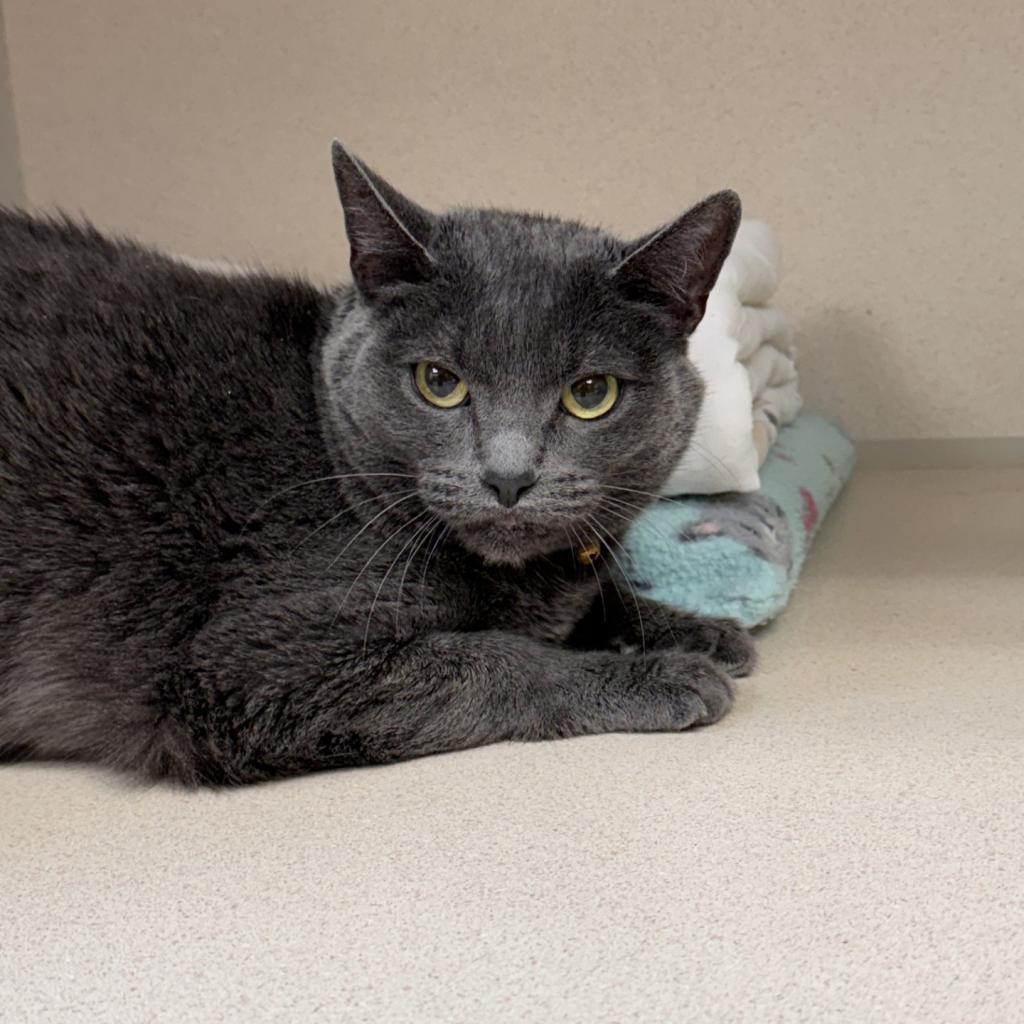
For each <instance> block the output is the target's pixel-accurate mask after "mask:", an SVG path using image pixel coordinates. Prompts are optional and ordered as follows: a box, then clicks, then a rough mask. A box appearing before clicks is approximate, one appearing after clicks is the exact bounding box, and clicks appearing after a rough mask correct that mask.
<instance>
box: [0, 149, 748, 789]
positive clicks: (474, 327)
mask: <svg viewBox="0 0 1024 1024" xmlns="http://www.w3.org/2000/svg"><path fill="white" fill-rule="evenodd" d="M335 169H336V174H337V179H338V185H339V190H340V193H341V197H342V201H343V205H344V207H345V215H346V223H347V228H348V233H349V241H350V246H351V256H352V269H353V276H354V278H355V285H354V286H353V287H349V288H345V289H342V290H341V291H340V292H338V293H337V294H333V295H332V294H328V293H326V292H324V291H321V290H319V289H317V288H315V287H313V286H311V285H309V284H306V283H303V282H301V281H297V280H284V279H280V278H275V277H270V276H263V275H254V276H237V277H224V276H219V275H217V274H213V273H208V272H202V271H199V270H197V269H195V268H193V267H189V266H186V265H184V264H182V263H180V262H177V261H175V260H172V259H170V258H168V257H165V256H162V255H160V254H157V253H154V252H151V251H149V250H147V249H144V248H142V247H140V246H137V245H135V244H132V243H129V242H125V241H115V240H111V239H109V238H105V237H103V236H102V235H100V234H99V233H98V232H96V231H95V230H93V229H91V228H89V227H86V226H81V225H76V224H73V223H70V222H68V221H55V220H41V219H35V218H32V217H29V216H27V215H24V214H19V213H14V212H7V213H0V567H2V568H0V755H2V756H3V757H5V758H7V759H11V758H15V757H31V758H57V759H79V760H88V761H94V762H100V763H102V764H105V765H108V766H111V767H115V768H119V769H125V770H129V771H131V772H134V773H137V774H139V775H142V776H146V777H170V778H173V779H176V780H179V781H181V782H184V783H187V784H201V783H205V784H230V783H240V782H248V781H254V780H260V779H267V778H271V777H275V776H282V775H288V774H293V773H297V772H302V771H308V770H312V769H316V768H323V767H329V766H336V765H356V764H365V763H373V762H386V761H393V760H397V759H400V758H407V757H413V756H417V755H421V754H428V753H431V752H436V751H444V750H453V749H458V748H463V747H469V746H473V745H475V744H481V743H487V742H491V741H495V740H502V739H524V740H525V739H541V738H546V737H557V736H572V735H578V734H583V733H597V732H607V731H611V730H662V729H682V728H685V727H687V726H690V725H693V724H695V723H704V722H712V721H714V720H715V719H717V718H718V717H720V716H721V715H722V714H723V713H724V712H725V711H726V710H727V708H728V707H729V704H730V701H731V688H730V682H729V673H733V674H740V673H742V672H744V671H746V670H747V669H748V668H749V666H750V663H751V658H752V654H751V647H750V643H749V640H748V638H747V637H746V635H745V634H744V633H743V632H742V631H741V630H739V629H738V628H737V627H736V626H735V625H734V624H732V623H730V622H726V621H708V620H698V619H694V618H690V617H688V616H684V615H681V614H678V613H675V612H672V611H670V610H669V609H667V608H664V607H662V606H659V605H656V604H653V603H651V602H648V601H645V600H643V599H638V600H637V601H634V599H633V597H632V596H631V595H630V594H629V593H628V592H626V593H623V594H622V595H621V596H620V595H619V594H618V593H617V592H616V589H615V587H614V585H613V583H612V581H611V579H610V578H609V568H610V567H611V565H613V564H614V561H613V560H614V558H615V553H616V546H615V538H616V537H618V536H619V535H621V533H622V531H623V529H624V528H625V526H626V525H627V524H628V521H629V520H630V519H631V518H633V516H634V515H635V514H636V513H637V511H638V510H639V508H641V507H642V506H643V505H644V504H646V503H647V501H648V498H649V496H650V492H654V491H656V490H657V488H658V487H659V485H660V484H661V482H662V481H663V480H664V479H665V477H666V476H667V474H668V472H669V470H670V469H671V467H672V466H673V465H674V464H675V462H676V460H677V459H678V457H679V455H680V453H681V451H682V450H683V448H684V446H685V444H686V442H687V438H688V436H689V433H690V431H691V429H692V425H693V421H694V418H695V415H696V412H697V410H698V407H699V402H700V395H701V385H700V382H699V381H698V379H697V377H696V376H695V374H694V372H693V370H692V369H691V368H690V367H689V365H688V364H687V363H686V362H685V360H684V359H682V358H681V353H682V351H683V346H684V339H685V336H686V334H687V333H688V332H689V331H690V330H692V328H693V326H694V325H695V324H696V323H697V322H698V321H699V319H700V316H701V315H702V313H703V304H704V300H705V299H706V297H707V292H708V291H709V290H710V288H711V286H712V284H713V283H714V280H715V277H716V275H717V273H718V270H719V268H720V266H721V263H722V260H723V259H724V258H725V255H726V254H727V252H728V249H729V246H730V244H731V240H732V236H733V233H734V231H735V228H736V223H737V220H738V216H739V209H738V202H737V200H736V198H735V196H733V195H732V194H731V193H723V194H720V195H719V196H716V197H713V198H712V199H710V200H707V201H705V203H704V204H702V205H701V206H699V207H695V208H694V209H693V210H692V211H690V212H689V213H688V214H686V215H684V217H682V218H680V219H679V220H678V221H676V222H673V224H671V225H669V226H668V227H667V228H665V229H662V230H661V231H660V232H656V233H654V234H653V235H651V236H648V237H647V238H645V239H641V240H640V241H639V242H635V243H633V244H626V243H623V242H620V241H618V240H617V239H615V238H613V237H611V236H610V235H608V234H605V233H603V232H599V231H595V230H590V229H587V228H584V227H582V226H580V225H577V224H572V223H566V222H562V221H558V220H553V219H544V218H539V217H533V216H526V215H518V214H506V213H497V212H481V211H461V212H454V213H450V214H446V215H441V216H436V215H433V214H429V213H427V212H426V211H424V210H422V209H420V208H419V207H417V206H415V205H413V204H412V203H410V202H409V201H408V200H405V199H404V198H403V197H402V196H401V195H399V194H398V193H397V192H396V191H395V190H393V189H392V188H391V187H390V186H388V185H387V184H386V183H385V182H383V181H382V180H381V179H380V178H378V177H376V176H375V175H373V174H372V173H371V172H369V171H368V170H367V169H366V168H365V167H364V166H363V165H362V164H360V163H359V162H358V161H357V160H355V159H354V158H353V157H351V156H350V155H349V154H348V153H347V152H346V151H345V150H344V149H342V148H341V147H340V146H336V148H335ZM422 359H432V360H436V361H438V362H440V363H442V364H444V365H446V366H449V367H451V368H452V369H455V370H457V371H458V373H459V374H460V375H461V376H462V377H463V378H464V379H465V380H466V381H467V382H468V383H469V386H470V401H469V403H468V404H466V405H463V406H460V407H458V408H455V409H449V410H444V409H438V408H434V407H432V406H431V405H429V404H427V403H426V402H425V401H424V400H423V399H422V397H420V396H419V394H418V393H417V392H416V390H415V387H414V386H413V382H412V372H411V368H410V367H411V364H413V363H415V362H417V361H418V360H422ZM594 372H608V373H614V374H617V375H619V376H620V377H621V378H623V379H624V380H625V381H627V382H626V383H625V384H624V386H623V392H622V395H621V398H620V401H619V404H618V405H617V406H616V408H615V409H614V410H613V411H612V412H611V413H609V414H608V415H607V416H605V417H603V418H601V419H598V420H593V421H587V422H585V421H582V420H576V419H573V418H572V417H570V416H568V415H567V414H566V413H564V412H563V411H562V410H561V409H560V407H559V393H560V391H561V389H562V388H563V387H564V386H565V385H566V384H567V383H571V382H572V381H573V380H575V379H577V378H579V377H580V376H582V375H584V374H589V373H594ZM484 471H488V472H490V473H492V474H495V473H496V474H498V475H499V476H501V475H503V474H504V475H509V474H511V475H513V476H514V475H517V474H519V475H521V474H523V473H526V474H529V475H530V476H531V477H532V476H535V477H536V483H535V485H534V486H533V487H532V488H530V489H529V490H528V491H527V492H526V493H525V494H524V495H523V496H522V499H521V500H520V501H519V503H518V504H517V505H516V506H515V507H514V508H511V509H506V508H504V507H502V506H501V505H500V504H499V503H498V501H497V499H496V497H495V494H494V492H493V490H492V489H491V488H489V487H488V486H486V485H485V484H484V483H482V482H481V474H482V473H483V472H484ZM389 474H393V475H389ZM616 488H618V489H617V490H616ZM591 541H598V542H599V543H600V544H601V546H602V548H603V554H602V556H601V557H600V558H598V560H597V561H596V562H595V563H594V564H590V565H587V564H581V562H580V561H579V560H578V559H577V557H576V555H575V553H574V552H575V551H576V550H577V549H578V548H579V547H581V546H582V545H584V544H586V543H589V542H591ZM621 586H622V584H621V583H620V587H621Z"/></svg>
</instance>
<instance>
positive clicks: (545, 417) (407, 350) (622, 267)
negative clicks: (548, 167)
mask: <svg viewBox="0 0 1024 1024" xmlns="http://www.w3.org/2000/svg"><path fill="white" fill-rule="evenodd" d="M334 169H335V175H336V178H337V183H338V190H339V193H340V195H341V200H342V205H343V207H344V211H345V224H346V228H347V232H348V238H349V245H350V247H351V267H352V275H353V278H354V282H355V286H356V287H355V291H354V294H353V295H351V296H350V297H348V298H347V299H346V300H345V301H343V302H342V304H341V306H340V307H339V311H338V314H337V316H336V318H335V323H334V325H333V328H332V332H331V335H330V336H329V338H328V339H327V342H326V344H325V346H324V349H323V365H322V371H323V375H324V384H325V390H324V394H325V396H326V404H327V415H328V418H329V419H330V421H331V423H332V426H333V428H334V429H333V430H332V434H333V437H334V440H335V443H336V444H338V445H339V446H340V447H341V448H342V450H343V453H344V457H345V461H346V462H348V463H349V464H350V465H351V466H352V467H353V468H354V469H356V470H359V471H363V472H365V473H370V472H374V471H379V472H394V473H408V474H412V476H413V477H415V480H414V481H409V480H405V481H403V480H402V478H401V477H394V478H389V477H379V478H378V477H373V478H371V477H366V478H365V480H364V483H365V482H370V481H374V480H379V481H380V483H381V484H383V485H388V486H381V487H379V488H378V489H379V490H382V491H384V490H391V491H395V492H396V493H397V492H398V491H400V490H402V489H403V488H401V487H395V486H394V485H395V484H396V483H397V484H401V483H403V482H407V483H410V486H412V487H414V488H415V489H416V490H418V495H419V497H420V499H421V500H422V503H423V504H424V505H425V506H426V509H427V510H428V511H429V512H432V513H433V514H434V515H436V516H437V517H439V518H440V519H441V520H442V521H443V522H445V523H446V524H448V525H449V526H450V527H451V528H452V529H453V530H454V532H455V534H456V535H457V536H458V537H459V538H460V540H461V542H462V543H463V545H464V546H465V547H467V548H468V549H470V550H472V551H474V552H476V553H478V554H479V555H481V556H483V557H484V558H485V559H487V560H489V561H492V562H503V563H508V564H518V563H521V562H523V561H525V560H526V559H528V558H531V557H534V556H537V555H541V554H544V553H547V552H549V551H552V550H555V549H557V548H565V547H567V546H571V545H575V544H576V543H582V542H589V541H592V540H600V535H601V533H602V532H614V533H619V532H621V527H622V525H623V523H624V522H626V521H629V520H631V519H632V518H634V517H635V515H636V514H637V513H638V511H639V509H640V508H641V507H642V506H644V505H646V504H647V502H648V501H649V500H650V497H651V496H653V492H656V491H657V490H658V488H659V487H660V486H661V484H662V483H663V482H664V481H665V479H666V478H667V477H668V475H669V473H670V472H671V470H672V469H673V467H674V466H675V464H676V463H677V461H678V460H679V457H680V455H681V454H682V453H683V451H684V450H685V448H686V446H687V443H688V441H689V439H690V435H691V433H692V430H693V426H694V423H695V420H696V417H697V412H698V410H699V408H700V402H701V395H702V391H703V388H702V384H701V382H700V379H699V378H698V376H697V374H696V372H695V371H694V369H693V368H692V366H691V365H690V364H689V363H688V362H687V361H686V360H685V359H684V358H683V357H684V355H685V351H686V338H687V336H688V335H689V333H690V332H691V331H692V330H693V328H694V327H695V326H696V325H697V323H698V322H699V321H700V318H701V317H702V316H703V314H704V307H705V303H706V300H707V296H708V292H709V291H710V290H711V288H712V286H713V285H714V283H715V279H716V278H717V276H718V272H719V270H720V269H721V266H722V262H723V261H724V259H725V257H726V256H727V255H728V252H729V247H730V246H731V244H732V240H733V236H734V234H735V232H736V228H737V225H738V223H739V218H740V204H739V199H738V198H737V196H736V195H735V193H732V192H720V193H718V194H717V195H714V196H711V197H710V198H709V199H705V200H704V202H702V203H700V204H699V205H697V206H695V207H693V208H692V209H691V210H689V211H688V212H687V213H684V214H683V215H682V216H681V217H679V218H678V219H677V220H675V221H673V222H672V223H670V224H668V225H666V226H665V227H662V228H659V229H658V230H657V231H654V232H652V233H651V234H649V235H647V236H645V237H643V238H641V239H638V240H635V241H632V242H623V241H621V240H619V239H617V238H615V237H613V236H612V235H610V234H607V233H606V232H603V231H599V230H595V229H593V228H587V227H584V226H582V225H580V224H576V223H573V222H569V221H562V220H557V219H553V218H546V217H538V216H532V215H527V214H520V213H505V212H499V211H492V210H456V211H453V212H449V213H443V214H434V213H430V212H428V211H426V210H424V209H422V208H421V207H419V206H417V205H416V204H415V203H413V202H411V201H409V200H408V199H406V198H405V197H404V196H402V195H401V194H400V193H399V192H398V191H396V190H395V189H394V188H392V187H391V186H390V185H388V184H387V183H386V182H385V181H384V180H383V179H381V178H380V177H378V176H377V175H376V174H374V173H373V172H371V171H370V170H369V169H368V168H367V167H366V166H365V165H364V164H362V163H361V162H360V161H358V160H357V159H356V158H355V157H353V156H351V155H350V154H349V153H348V152H347V151H346V150H345V149H344V148H343V147H342V146H341V145H340V144H338V143H335V146H334Z"/></svg>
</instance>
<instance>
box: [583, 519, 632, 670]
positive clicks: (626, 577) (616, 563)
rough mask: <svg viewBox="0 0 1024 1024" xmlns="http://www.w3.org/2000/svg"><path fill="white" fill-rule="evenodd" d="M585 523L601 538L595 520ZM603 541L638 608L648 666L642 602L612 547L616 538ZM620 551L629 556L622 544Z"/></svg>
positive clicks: (608, 537) (610, 537)
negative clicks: (641, 608) (641, 609)
mask: <svg viewBox="0 0 1024 1024" xmlns="http://www.w3.org/2000/svg"><path fill="white" fill-rule="evenodd" d="M584 521H585V522H587V523H589V524H590V526H591V528H592V529H594V530H596V531H597V533H598V536H601V529H600V528H599V527H598V526H597V524H596V523H595V522H594V520H593V519H585V520H584ZM602 539H603V540H604V542H605V546H606V547H607V548H608V554H609V555H611V556H612V560H613V561H614V562H615V565H616V566H617V567H618V570H619V573H620V574H621V576H622V578H623V580H625V583H626V586H627V587H629V592H630V596H631V597H632V598H633V607H634V608H636V617H637V623H638V624H639V626H640V650H641V652H642V654H643V659H644V665H645V666H646V664H647V637H646V635H645V633H644V616H643V612H641V611H640V600H639V598H638V597H637V596H636V588H635V587H634V586H633V581H632V580H631V579H630V578H629V575H628V573H627V572H626V570H625V569H624V568H623V566H622V563H621V562H620V561H619V559H618V558H617V556H616V554H615V549H614V548H613V547H612V542H614V543H616V544H618V541H617V540H615V538H614V536H613V535H611V534H609V535H608V536H607V537H603V538H602ZM619 549H620V550H621V551H622V555H623V557H624V558H626V557H628V556H627V554H626V549H625V548H623V547H622V545H621V544H619ZM620 600H621V595H620Z"/></svg>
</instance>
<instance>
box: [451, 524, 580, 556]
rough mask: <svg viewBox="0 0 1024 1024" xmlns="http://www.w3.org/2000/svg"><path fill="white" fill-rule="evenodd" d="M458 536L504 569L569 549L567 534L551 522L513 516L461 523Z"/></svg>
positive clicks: (473, 550) (464, 542)
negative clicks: (567, 547)
mask: <svg viewBox="0 0 1024 1024" xmlns="http://www.w3.org/2000/svg"><path fill="white" fill-rule="evenodd" d="M456 533H457V534H458V536H459V539H460V540H461V541H462V543H463V545H464V546H465V547H466V548H468V549H469V550H470V551H472V552H474V553H475V554H478V555H480V556H481V557H482V558H483V559H484V560H485V561H488V562H494V563H497V564H503V565H521V564H522V563H523V562H525V561H527V560H529V559H531V558H536V557H537V556H539V555H544V554H548V553H549V552H551V551H554V550H556V549H558V548H563V547H566V546H567V542H566V534H565V532H564V531H563V530H562V529H560V528H559V527H558V526H557V525H555V524H554V523H552V522H551V521H550V520H539V519H535V518H533V517H528V516H524V515H518V514H515V513H512V512H506V513H503V514H500V515H494V516H488V517H487V518H485V519H479V520H475V521H471V522H465V523H460V524H459V525H458V526H457V527H456Z"/></svg>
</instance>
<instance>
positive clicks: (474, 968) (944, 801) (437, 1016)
mask: <svg viewBox="0 0 1024 1024" xmlns="http://www.w3.org/2000/svg"><path fill="white" fill-rule="evenodd" d="M761 647H762V660H763V664H762V669H761V670H760V671H759V673H758V674H757V676H756V677H755V678H753V679H751V680H749V681H747V682H746V683H744V684H743V686H742V689H741V694H740V698H739V702H738V706H737V708H736V709H735V711H734V712H733V713H732V715H731V716H730V717H729V718H727V719H726V720H725V721H723V722H722V723H720V724H719V725H717V726H715V727H713V728H711V729H707V730H704V731H700V732H695V733H691V734H683V735H659V736H607V737H597V738H593V739H585V740H575V741H568V742H561V743H547V744H541V745H532V746H499V747H491V748H489V749H484V750H477V751H470V752H467V753H462V754H457V755H451V756H446V757H437V758H432V759H427V760H423V761H419V762H416V763H412V764H407V765H402V766H398V767H392V768H386V769H372V770H363V771H354V772H339V773H334V774H329V775H321V776H318V777H314V778H308V779H303V780H299V781H296V782H289V783H284V784H279V785H272V786H265V787H262V788H257V789H250V790H247V791H239V792H232V793H226V794H208V793H204V794H198V795H195V794H193V795H188V794H184V793H179V792H174V791H169V790H161V789H150V790H138V789H133V788H129V787H126V786H125V785H123V784H121V783H119V782H117V781H114V780H112V779H110V778H109V777H106V776H104V775H102V774H100V773H97V772H93V771H90V770H84V769H73V768H63V767H55V766H20V767H9V768H4V769H0V1019H2V1020H3V1021H5V1022H6V1021H11V1022H19V1024H20V1022H34V1021H83V1022H85V1021H87V1022H90V1024H100V1022H104V1021H132V1022H135V1021H161V1022H163V1021H167V1022H171V1021H173V1022H175V1024H182V1022H189V1021H228V1020H238V1021H246V1022H263V1021H281V1022H292V1021H312V1020H338V1021H363V1020H366V1021H370V1020H374V1021H378V1020H380V1021H383V1020H386V1021H389V1022H417V1024H422V1022H426V1021H473V1022H477V1021H479V1022H504V1021H537V1022H545V1024H547V1022H553V1021H574V1022H575V1021H579V1022H587V1024H594V1022H605V1021H608V1022H612V1021H615V1022H621V1021H643V1022H650V1021H681V1022H689V1021H728V1022H752V1024H753V1022H757V1024H764V1022H770V1021H813V1022H815V1024H821V1022H828V1021H850V1022H857V1024H864V1022H869V1021H870V1022H872V1024H874V1022H879V1021H894V1022H895V1021H899V1022H908V1021H922V1022H923V1021H927V1022H928V1024H941V1022H951V1024H952V1022H957V1024H962V1022H964V1021H971V1022H973V1024H977V1022H987V1021H992V1022H999V1024H1007V1022H1009V1021H1012V1020H1019V1019H1020V1015H1021V1012H1022V1011H1021V1007H1022V1006H1024V471H1010V470H1003V471H995V470H985V471H982V470H978V471H969V472H968V471H955V472H953V471H950V472H938V471H927V472H925V471H917V472H888V473H886V472H873V473H872V472H863V473H861V474H859V475H858V476H857V477H856V478H855V479H854V481H853V483H852V484H851V486H850V489H849V491H848V492H847V494H846V495H845V497H844V498H843V499H842V500H841V501H840V504H839V506H838V508H837V509H836V511H835V513H834V514H833V515H832V517H831V519H830V521H829V522H828V523H826V525H825V527H824V531H823V533H822V535H821V537H820V538H819V541H818V543H817V545H816V550H815V551H814V553H813V554H812V556H811V559H810V561H809V563H808V566H807V569H806V572H805V577H804V581H803V584H802V585H801V587H800V588H799V590H798V592H797V594H796V597H795V599H794V601H793V603H792V605H791V606H790V608H789V609H788V611H787V612H786V614H785V615H784V617H783V618H782V620H781V621H779V622H778V623H777V624H776V625H775V626H773V627H772V628H770V629H769V630H768V631H767V632H766V633H765V634H764V637H763V640H762V645H761Z"/></svg>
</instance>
